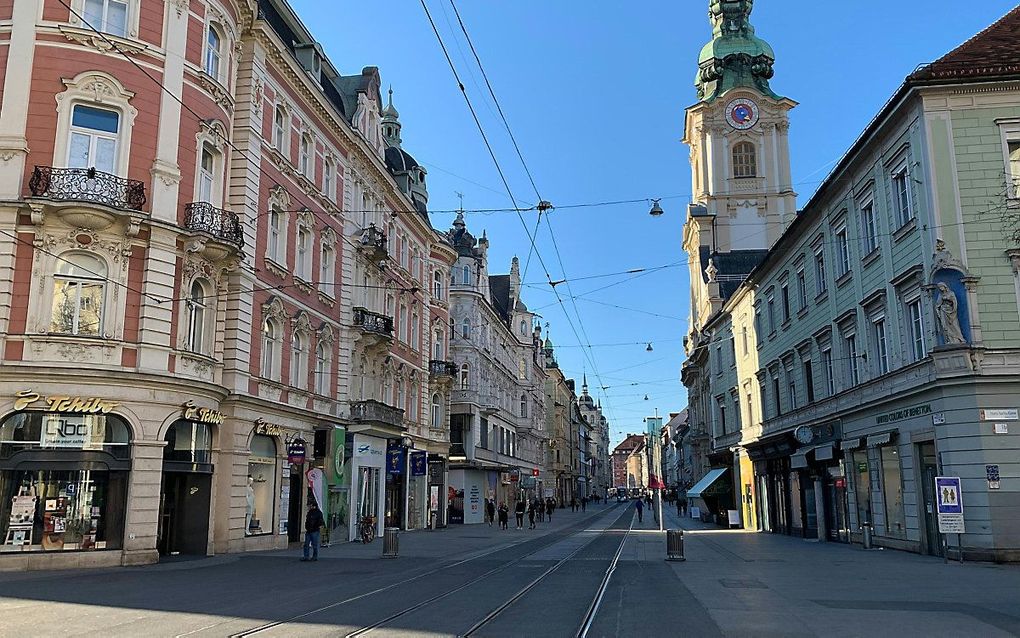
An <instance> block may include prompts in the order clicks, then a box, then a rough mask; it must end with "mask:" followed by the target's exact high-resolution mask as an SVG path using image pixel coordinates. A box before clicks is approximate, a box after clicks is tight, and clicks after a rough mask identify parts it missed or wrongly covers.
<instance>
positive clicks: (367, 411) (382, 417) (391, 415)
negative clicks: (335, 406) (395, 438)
mask: <svg viewBox="0 0 1020 638" xmlns="http://www.w3.org/2000/svg"><path fill="white" fill-rule="evenodd" d="M351 419H352V420H354V421H360V422H362V423H365V422H374V423H382V424H383V425H389V426H393V427H395V428H401V427H403V421H404V411H403V410H401V409H400V408H395V407H393V406H391V405H386V404H385V403H381V402H379V401H376V400H375V399H368V400H366V401H355V402H354V403H352V404H351Z"/></svg>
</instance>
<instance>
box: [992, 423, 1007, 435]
mask: <svg viewBox="0 0 1020 638" xmlns="http://www.w3.org/2000/svg"><path fill="white" fill-rule="evenodd" d="M995 433H996V434H1009V423H996V424H995Z"/></svg>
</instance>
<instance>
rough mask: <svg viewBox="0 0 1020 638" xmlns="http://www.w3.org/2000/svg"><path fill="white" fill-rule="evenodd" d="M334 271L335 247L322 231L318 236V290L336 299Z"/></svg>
mask: <svg viewBox="0 0 1020 638" xmlns="http://www.w3.org/2000/svg"><path fill="white" fill-rule="evenodd" d="M335 272H336V248H335V247H334V246H333V244H332V242H330V241H328V240H327V237H326V235H325V233H323V235H322V236H321V237H320V238H319V291H320V292H322V294H324V295H326V296H327V297H329V298H331V299H336V290H335V288H334V282H335V276H334V274H335Z"/></svg>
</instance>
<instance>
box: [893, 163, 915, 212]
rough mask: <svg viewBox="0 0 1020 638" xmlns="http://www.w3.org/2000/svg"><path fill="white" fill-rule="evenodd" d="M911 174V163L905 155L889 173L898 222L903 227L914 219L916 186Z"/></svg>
mask: <svg viewBox="0 0 1020 638" xmlns="http://www.w3.org/2000/svg"><path fill="white" fill-rule="evenodd" d="M910 182H911V176H910V163H909V161H908V159H907V158H906V157H904V158H903V159H902V160H901V161H900V162H899V163H898V164H896V165H895V166H894V167H893V169H892V171H890V173H889V188H890V190H891V191H892V199H893V206H894V207H895V210H896V222H897V224H899V226H900V227H901V228H902V227H903V226H906V225H907V224H909V223H910V221H911V220H912V219H914V217H915V214H914V202H913V198H914V187H913V184H911V183H910Z"/></svg>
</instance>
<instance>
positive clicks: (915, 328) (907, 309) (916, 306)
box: [903, 293, 928, 361]
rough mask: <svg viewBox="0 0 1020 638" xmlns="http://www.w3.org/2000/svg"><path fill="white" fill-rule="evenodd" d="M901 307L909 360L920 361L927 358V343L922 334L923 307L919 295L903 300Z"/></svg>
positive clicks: (923, 328)
mask: <svg viewBox="0 0 1020 638" xmlns="http://www.w3.org/2000/svg"><path fill="white" fill-rule="evenodd" d="M903 306H904V317H905V319H906V323H907V334H908V335H910V346H909V348H910V356H911V360H913V361H920V360H921V359H923V358H925V357H926V356H928V343H927V340H926V339H925V334H924V330H925V327H924V305H923V304H922V303H921V295H920V293H918V294H915V295H913V296H910V297H907V298H905V299H904V300H903ZM915 315H916V316H915Z"/></svg>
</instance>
